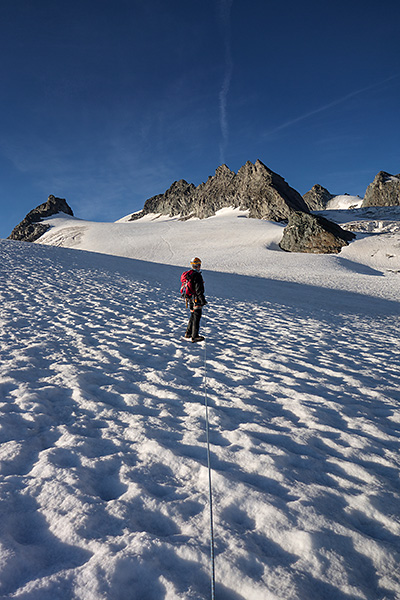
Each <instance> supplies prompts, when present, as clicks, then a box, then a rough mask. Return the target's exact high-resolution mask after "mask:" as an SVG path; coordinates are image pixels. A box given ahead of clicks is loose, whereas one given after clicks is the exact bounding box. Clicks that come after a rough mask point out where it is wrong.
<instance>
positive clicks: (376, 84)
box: [264, 74, 400, 136]
mask: <svg viewBox="0 0 400 600" xmlns="http://www.w3.org/2000/svg"><path fill="white" fill-rule="evenodd" d="M398 77H400V74H397V75H392V76H391V77H388V78H387V79H384V80H383V81H379V82H378V83H374V84H372V85H369V86H367V87H364V88H361V89H360V90H356V91H354V92H351V93H350V94H346V96H343V97H342V98H338V99H337V100H333V102H329V104H324V106H320V107H319V108H316V109H314V110H311V111H310V112H308V113H305V114H304V115H301V116H300V117H296V119H291V120H290V121H286V123H282V125H279V126H278V127H275V128H274V129H271V130H270V131H267V132H266V133H265V134H264V135H265V136H268V135H272V134H274V133H277V132H278V131H281V130H282V129H286V128H287V127H290V126H291V125H294V124H295V123H299V122H300V121H304V120H305V119H308V118H309V117H312V116H314V115H316V114H318V113H321V112H324V111H325V110H328V109H329V108H332V107H333V106H337V105H338V104H342V103H343V102H346V100H350V98H353V97H354V96H358V94H362V93H363V92H368V91H369V90H372V89H375V88H377V87H380V86H381V85H383V84H384V83H387V82H388V81H392V79H396V78H398Z"/></svg>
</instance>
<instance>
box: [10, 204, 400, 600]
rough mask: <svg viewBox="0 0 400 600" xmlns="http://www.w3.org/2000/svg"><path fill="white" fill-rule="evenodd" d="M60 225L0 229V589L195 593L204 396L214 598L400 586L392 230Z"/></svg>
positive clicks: (206, 582) (114, 598) (383, 596)
mask: <svg viewBox="0 0 400 600" xmlns="http://www.w3.org/2000/svg"><path fill="white" fill-rule="evenodd" d="M62 221H63V223H62V224H61V220H57V219H54V222H55V223H56V224H57V223H58V224H57V225H56V227H54V229H52V230H51V231H50V232H49V233H48V234H47V242H48V243H53V244H58V245H68V244H70V245H74V248H72V249H71V248H57V247H51V246H45V245H39V244H26V243H21V242H11V241H1V242H0V252H1V262H0V265H1V267H0V278H1V285H0V295H1V311H0V324H1V328H0V402H1V404H0V408H1V412H2V416H1V421H0V427H1V428H0V442H1V444H0V452H1V463H0V466H1V472H0V475H1V478H0V504H1V515H2V519H1V521H0V597H1V598H18V599H24V600H25V599H29V600H36V599H37V600H39V599H40V600H55V599H60V600H69V599H82V600H100V599H107V600H128V599H129V600H132V599H133V600H161V599H166V600H175V599H182V600H183V599H185V600H200V599H206V598H210V573H209V569H210V561H209V508H208V474H207V455H206V444H205V423H204V416H205V410H204V395H205V389H207V397H208V401H209V404H210V411H209V412H210V414H209V416H210V442H211V464H212V482H213V500H214V527H215V565H216V580H217V585H216V598H217V599H218V600H272V599H280V600H309V599H325V598H331V599H333V600H350V599H351V600H353V599H358V598H359V599H367V600H394V599H397V598H400V569H399V564H400V537H399V534H400V519H399V516H400V508H399V506H400V481H399V462H400V454H399V446H400V413H399V403H400V393H399V383H400V381H399V380H400V369H399V366H400V360H399V358H400V356H399V355H400V351H399V342H398V327H399V316H400V311H399V303H398V301H399V290H400V285H399V282H400V274H399V273H396V272H395V271H396V269H397V268H398V261H399V258H398V252H399V251H398V248H399V237H398V233H396V232H393V231H392V232H389V233H384V234H381V235H366V234H363V233H362V234H359V239H357V241H356V242H355V243H354V244H352V245H351V246H349V248H346V249H345V250H344V251H343V255H342V253H341V255H339V256H335V257H334V256H304V255H292V254H286V253H284V252H281V251H279V250H278V249H277V243H278V242H279V239H280V235H281V226H279V225H276V224H269V223H266V222H262V221H253V220H248V219H243V218H241V217H240V215H232V214H225V215H219V216H217V217H215V218H213V219H208V220H207V221H204V222H200V221H193V222H188V223H182V222H175V221H172V222H171V221H168V220H166V221H165V222H162V221H155V222H152V221H149V222H147V223H140V222H136V224H135V223H133V224H123V223H120V224H108V225H106V224H91V223H88V222H84V221H79V220H77V219H70V220H64V219H63V220H62ZM185 225H186V226H187V229H186V230H185V229H184V227H183V226H185ZM132 226H134V227H132ZM66 227H67V228H70V231H69V232H66V231H65V228H66ZM121 227H122V228H123V227H126V228H125V229H121ZM57 228H58V229H57ZM194 234H196V236H195V237H193V236H194ZM57 236H58V237H57ZM193 239H196V240H197V241H198V244H199V245H198V246H197V247H193V243H192V244H191V243H190V241H191V240H192V241H193ZM372 244H375V245H376V244H378V245H379V250H380V254H379V257H378V258H376V257H373V256H370V255H369V254H368V253H369V252H370V251H371V248H372V247H373V246H372ZM89 246H90V248H89ZM78 247H79V248H81V247H86V250H89V249H90V250H96V253H94V252H88V251H79V250H77V249H76V248H78ZM374 247H375V246H374ZM363 249H364V250H365V249H366V251H364V250H363ZM389 249H391V250H390V252H392V253H395V252H397V254H393V257H392V258H391V259H390V258H388V257H387V256H386V254H387V253H388V250H389ZM111 251H112V252H111ZM99 252H105V254H104V253H103V254H101V253H99ZM107 252H111V253H112V254H114V256H111V255H107V254H106V253H107ZM121 254H122V255H123V254H125V258H124V257H123V256H122V257H121V256H118V255H121ZM188 254H189V256H190V255H191V254H199V255H200V256H201V257H202V258H203V261H204V263H205V264H204V266H205V267H206V266H209V268H210V270H207V269H206V270H205V271H204V278H205V282H206V291H207V297H208V300H209V306H208V307H207V308H206V310H205V311H204V312H205V315H204V320H203V327H202V331H203V332H204V333H205V334H206V336H207V345H205V344H204V343H202V344H198V345H194V344H190V343H189V344H188V343H187V342H184V341H183V340H182V339H181V338H180V335H181V334H182V333H183V331H184V328H185V321H186V318H187V315H186V314H185V309H184V306H183V305H182V302H181V300H180V299H179V298H177V288H178V287H179V283H178V282H179V275H180V273H181V272H182V267H183V266H184V265H185V264H186V263H187V259H188ZM129 255H130V256H131V258H126V257H127V256H129ZM206 260H207V261H208V263H209V264H208V265H207V263H206ZM374 260H375V262H373V261H374ZM391 265H395V266H396V268H392V267H391ZM205 386H206V387H205Z"/></svg>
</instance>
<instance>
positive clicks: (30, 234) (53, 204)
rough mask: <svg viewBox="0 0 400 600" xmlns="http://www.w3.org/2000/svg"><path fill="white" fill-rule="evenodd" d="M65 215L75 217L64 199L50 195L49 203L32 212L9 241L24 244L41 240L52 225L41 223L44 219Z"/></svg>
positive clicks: (14, 231) (18, 226) (11, 235)
mask: <svg viewBox="0 0 400 600" xmlns="http://www.w3.org/2000/svg"><path fill="white" fill-rule="evenodd" d="M60 212H62V213H65V214H67V215H70V216H71V217H73V216H74V213H73V212H72V209H71V208H70V207H69V206H68V204H67V201H66V200H65V199H64V198H57V197H56V196H53V195H50V196H49V197H48V199H47V202H44V203H43V204H40V205H39V206H37V207H36V208H34V209H33V210H31V211H30V212H29V213H28V214H27V215H26V217H25V218H24V219H23V220H22V221H21V223H19V224H18V225H17V226H16V227H14V229H13V230H12V232H11V234H10V235H9V236H8V239H9V240H20V241H23V242H34V241H36V240H37V239H39V238H40V237H41V236H42V235H43V234H44V233H46V231H47V230H48V229H50V225H48V224H45V223H41V220H42V219H45V218H47V217H51V216H53V215H57V214H58V213H60Z"/></svg>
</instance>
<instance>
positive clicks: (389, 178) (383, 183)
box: [362, 171, 400, 206]
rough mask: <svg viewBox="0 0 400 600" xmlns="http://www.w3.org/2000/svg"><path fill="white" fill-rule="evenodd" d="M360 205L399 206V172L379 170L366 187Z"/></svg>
mask: <svg viewBox="0 0 400 600" xmlns="http://www.w3.org/2000/svg"><path fill="white" fill-rule="evenodd" d="M362 206H400V174H399V175H390V173H386V172H385V171H380V172H379V173H378V175H377V176H376V177H375V179H374V181H373V182H372V183H371V184H370V185H369V186H368V187H367V191H366V192H365V196H364V201H363V203H362Z"/></svg>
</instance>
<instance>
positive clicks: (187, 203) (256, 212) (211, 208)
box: [130, 160, 309, 221]
mask: <svg viewBox="0 0 400 600" xmlns="http://www.w3.org/2000/svg"><path fill="white" fill-rule="evenodd" d="M228 206H233V207H235V208H241V209H242V210H249V216H250V217H253V218H257V219H268V220H271V221H282V220H286V219H287V218H288V217H289V214H290V212H291V211H293V210H296V211H303V212H306V213H308V212H309V209H308V207H307V205H306V203H305V202H304V200H303V198H302V197H301V195H300V194H299V193H298V192H297V191H296V190H294V189H293V188H291V187H290V186H289V185H288V184H287V183H286V181H285V180H284V179H283V177H281V176H280V175H278V174H277V173H274V172H273V171H271V169H269V168H268V167H266V166H265V165H264V164H263V163H262V162H261V161H260V160H257V161H256V162H255V164H253V163H252V162H250V161H248V162H246V164H245V165H243V167H241V169H239V171H238V173H237V174H236V173H234V171H231V170H230V169H229V168H228V167H227V166H226V165H221V166H220V167H218V168H217V170H216V172H215V175H214V176H210V177H209V178H208V180H207V181H206V182H205V183H201V184H200V185H199V186H197V187H195V186H194V185H193V183H188V182H187V181H185V180H184V179H181V180H179V181H175V182H174V183H173V184H172V185H171V187H170V188H169V189H168V190H167V191H166V192H165V193H164V194H158V195H157V196H153V197H152V198H149V199H148V200H146V202H145V204H144V207H143V210H141V211H140V212H138V213H135V214H133V215H132V216H131V218H130V220H132V221H134V220H137V219H140V218H141V217H143V216H145V215H147V214H162V215H170V216H176V215H180V216H181V217H182V218H189V217H198V218H200V219H204V218H207V217H210V216H212V215H214V214H215V213H216V211H218V210H220V209H221V208H224V207H228Z"/></svg>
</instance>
